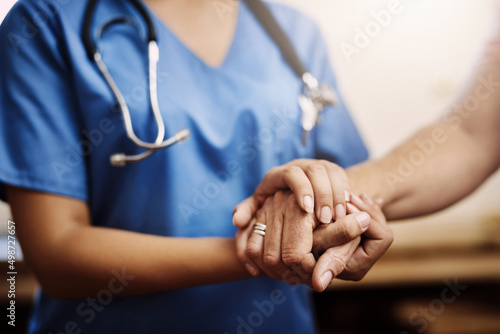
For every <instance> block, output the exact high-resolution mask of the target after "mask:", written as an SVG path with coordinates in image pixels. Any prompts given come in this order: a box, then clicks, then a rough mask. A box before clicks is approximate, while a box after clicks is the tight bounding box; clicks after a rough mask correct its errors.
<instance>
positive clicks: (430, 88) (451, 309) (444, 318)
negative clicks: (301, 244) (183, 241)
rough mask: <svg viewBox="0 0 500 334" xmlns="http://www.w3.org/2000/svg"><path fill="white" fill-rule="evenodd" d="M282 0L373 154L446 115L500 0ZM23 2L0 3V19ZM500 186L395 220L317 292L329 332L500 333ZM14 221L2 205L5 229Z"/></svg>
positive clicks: (0, 220) (493, 182) (496, 180)
mask: <svg viewBox="0 0 500 334" xmlns="http://www.w3.org/2000/svg"><path fill="white" fill-rule="evenodd" d="M214 1H222V0H214ZM223 1H226V2H228V1H231V0H223ZM276 1H280V2H284V3H287V4H290V5H291V6H294V7H296V8H299V9H300V10H302V11H303V12H305V13H307V14H308V15H309V16H311V17H313V18H314V19H315V20H316V21H317V22H318V24H319V25H320V27H321V29H322V32H323V34H324V36H325V39H326V41H327V44H328V46H329V49H330V52H331V57H332V63H333V65H334V67H335V70H336V73H337V75H338V80H339V82H340V86H341V90H342V94H343V96H344V98H345V100H346V102H347V104H348V106H349V107H350V110H351V112H352V114H353V116H354V118H355V120H356V121H357V124H358V125H359V128H360V130H361V132H362V135H363V137H364V138H365V140H366V143H367V144H368V146H369V148H370V151H371V153H372V157H375V158H376V157H380V156H382V155H384V154H385V153H387V152H388V151H389V150H390V149H391V148H392V147H393V146H394V145H396V144H397V143H399V142H401V141H402V140H403V139H405V138H407V137H408V136H409V135H411V134H412V133H413V132H414V131H416V130H417V129H419V128H421V127H422V126H424V125H425V124H427V123H429V122H432V121H433V120H435V119H437V118H438V117H441V116H442V115H443V114H444V113H446V112H447V111H448V110H449V108H450V106H451V103H452V102H453V100H454V99H455V98H456V96H457V94H458V93H459V92H460V89H461V88H462V87H463V85H464V83H465V82H466V80H467V77H468V75H469V74H470V73H471V71H472V70H473V66H474V60H475V58H476V57H477V54H478V52H479V51H480V48H481V45H482V44H483V42H484V39H485V37H486V34H487V32H488V29H489V27H490V25H491V23H492V21H493V18H494V17H493V14H494V9H495V6H496V4H497V2H498V1H496V0H480V1H477V0H439V1H435V0H308V1H304V0H276ZM14 2H15V1H13V0H2V1H1V2H0V20H1V19H2V18H3V17H4V15H5V14H6V12H7V11H8V9H9V8H10V6H11V5H12V4H13V3H14ZM394 4H395V5H394ZM390 6H395V8H397V10H396V11H397V14H391V16H390V17H387V16H385V17H384V18H383V19H382V20H383V21H384V22H383V24H380V23H379V24H378V27H379V28H377V18H376V17H377V16H378V17H379V20H380V14H381V13H382V12H381V11H384V12H385V11H387V9H388V8H389V7H390ZM377 13H378V14H377ZM366 29H372V30H371V34H372V36H369V38H368V41H367V40H365V41H364V42H365V43H364V44H366V45H361V46H360V44H359V42H360V40H359V38H360V37H359V31H360V30H361V31H366ZM361 42H363V41H361ZM353 47H356V48H357V50H355V53H349V50H350V51H353V49H352V48H353ZM348 48H351V49H348ZM457 182H460V180H457ZM499 188H500V174H499V173H497V174H496V175H495V176H494V177H492V178H491V179H490V180H489V181H488V182H487V183H486V184H484V185H483V186H482V187H481V188H480V189H479V190H478V191H477V192H476V193H475V194H473V195H472V196H470V197H469V198H467V199H466V200H464V201H462V202H460V203H459V204H457V205H455V206H454V207H452V208H450V209H448V210H446V211H444V212H442V213H439V214H436V215H432V216H430V217H425V218H419V219H416V220H412V221H410V222H404V223H396V224H394V225H393V228H394V231H395V242H394V245H393V247H392V248H391V250H390V251H389V252H388V254H387V255H386V256H385V257H384V259H382V261H381V262H380V263H379V264H377V265H376V266H375V268H374V269H373V270H372V271H371V272H370V274H369V275H368V276H367V277H366V279H365V280H364V281H363V282H361V283H344V282H337V281H334V284H333V287H332V292H330V293H331V294H333V295H334V297H332V296H329V295H328V294H323V295H321V296H316V302H317V305H318V306H317V309H318V311H319V315H320V324H321V331H322V333H330V332H335V333H381V332H384V333H399V334H407V333H423V332H426V333H453V334H458V333H482V334H488V333H492V334H493V333H500V324H499V321H500V320H496V321H495V319H500V311H499V305H498V299H499V298H500V296H499V291H500V285H499V281H500V252H499V246H498V245H499V244H500V239H499V238H500V228H499V226H500V225H499V222H500V205H499V204H500V195H499V192H498V189H499ZM27 209H29V208H27ZM8 216H9V213H8V207H7V206H6V205H4V204H3V203H2V204H1V205H0V226H5V225H6V221H7V218H8ZM0 234H5V232H2V230H1V229H0ZM446 280H447V281H448V282H452V281H454V280H458V281H459V282H464V283H466V284H467V287H468V291H467V293H464V296H463V297H461V299H460V302H457V303H455V304H453V305H446V312H445V311H442V312H441V311H440V312H439V314H437V313H436V312H437V311H436V312H435V313H432V314H431V316H432V317H433V318H428V319H426V322H419V320H422V319H423V318H421V317H420V316H421V314H420V313H418V312H419V310H422V309H426V308H429V307H431V306H432V305H433V303H434V302H435V301H439V296H440V293H441V292H442V291H443V289H444V288H445V286H446V284H445V283H444V282H445V281H446ZM368 297H371V298H368ZM332 300H334V301H336V302H335V303H332ZM492 300H493V302H492ZM382 305H383V306H382ZM436 305H438V304H436ZM363 307H364V308H363ZM415 314H417V316H416V317H415V316H414V315H415ZM437 315H439V318H438V317H437ZM412 317H413V318H412ZM429 319H432V321H431V320H429ZM364 323H366V325H363V324H364ZM420 324H422V325H420ZM424 324H425V328H424ZM384 326H385V327H384ZM391 326H393V327H391ZM478 326H479V327H478ZM481 326H482V327H481Z"/></svg>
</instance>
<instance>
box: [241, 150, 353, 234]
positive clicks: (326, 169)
mask: <svg viewBox="0 0 500 334" xmlns="http://www.w3.org/2000/svg"><path fill="white" fill-rule="evenodd" d="M283 189H286V190H288V189H290V190H292V192H293V193H294V195H295V198H296V201H297V203H298V205H299V207H300V208H301V209H302V210H303V211H304V212H307V213H313V212H314V213H315V215H316V218H317V219H318V220H319V221H321V222H323V223H325V224H327V223H329V222H331V220H332V218H333V219H340V218H342V217H344V216H345V215H346V201H347V200H348V198H349V182H348V179H347V175H346V173H345V171H344V169H343V168H341V167H339V166H338V165H336V164H334V163H332V162H329V161H326V160H313V159H300V160H294V161H291V162H289V163H287V164H285V165H283V166H279V167H274V168H272V169H271V170H270V171H269V172H267V173H266V175H265V176H264V179H263V180H262V182H261V183H260V185H259V186H258V187H257V189H256V190H255V193H254V194H253V195H252V196H251V197H249V198H247V199H246V200H245V201H243V202H242V203H240V204H239V205H238V206H236V208H235V209H234V212H233V223H234V225H235V226H236V227H238V228H244V227H245V226H247V225H248V224H249V223H250V220H251V219H252V218H253V217H254V215H255V214H256V212H257V210H258V209H259V208H260V207H261V206H262V204H263V203H264V201H265V200H266V198H267V197H268V196H272V195H274V194H275V193H276V192H277V191H279V190H283Z"/></svg>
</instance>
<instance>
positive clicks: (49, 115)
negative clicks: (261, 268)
mask: <svg viewBox="0 0 500 334" xmlns="http://www.w3.org/2000/svg"><path fill="white" fill-rule="evenodd" d="M86 4H87V1H69V0H21V1H18V3H17V4H16V5H15V6H14V8H13V9H12V10H11V12H10V13H9V14H8V16H7V17H6V19H5V21H4V22H3V24H2V26H1V28H0V80H1V81H0V184H1V185H0V193H1V194H2V195H1V196H2V198H3V199H5V189H4V186H5V184H10V185H14V186H19V187H25V188H29V189H35V190H40V191H44V192H49V193H55V194H60V195H64V196H69V197H73V198H77V199H81V200H84V201H86V202H87V203H88V205H89V207H90V211H91V215H92V223H93V224H94V225H97V226H104V227H111V228H117V229H125V230H129V231H136V232H142V233H149V234H155V235H160V236H176V237H206V236H219V237H233V236H234V234H235V232H236V229H235V227H233V225H232V223H231V220H232V217H231V213H232V210H233V208H234V206H235V205H236V204H238V203H239V202H240V201H241V200H243V199H244V198H246V197H247V196H249V195H251V194H252V192H253V191H254V189H255V188H256V186H257V185H258V183H259V182H260V180H261V179H262V177H263V176H264V174H265V173H266V171H268V170H269V169H270V168H271V167H273V166H277V165H280V164H284V163H286V162H288V161H290V160H292V159H295V158H314V157H316V158H325V159H328V160H331V161H334V162H336V163H338V164H340V165H342V166H349V165H352V164H355V163H358V162H361V161H363V160H364V159H366V158H367V151H366V149H365V146H364V145H363V142H362V140H361V139H360V136H359V134H358V132H357V130H356V128H355V126H354V124H353V122H352V120H351V118H350V116H349V114H348V112H347V110H346V108H345V105H344V103H343V101H342V99H340V103H339V104H338V105H337V106H336V107H330V108H328V109H326V110H325V111H324V113H323V114H322V122H321V124H320V125H319V126H318V127H317V128H316V129H315V130H314V131H313V132H312V133H311V135H310V137H309V140H308V142H307V145H306V146H303V145H302V143H301V124H300V111H299V106H298V103H297V97H298V95H299V92H300V89H301V84H300V81H299V80H298V78H297V77H296V76H295V75H294V73H293V72H292V70H291V69H290V68H289V66H288V65H287V64H286V63H285V62H284V60H283V58H282V56H281V54H280V52H279V50H278V48H277V47H276V45H275V44H274V43H273V42H272V40H270V38H269V37H268V35H267V34H266V33H265V32H264V30H263V29H262V27H261V26H260V25H259V24H258V22H257V21H256V19H255V18H254V17H253V16H252V14H251V12H250V11H249V9H248V8H247V7H246V6H245V4H244V2H241V3H240V8H239V14H238V24H237V29H236V34H235V37H234V41H233V44H232V46H231V48H230V50H229V53H228V55H227V58H226V59H225V61H224V63H223V64H222V65H221V66H220V67H217V68H215V67H211V66H208V65H207V64H205V63H204V62H203V61H201V60H200V59H199V58H198V57H197V56H196V55H195V54H193V53H192V52H191V51H190V50H189V49H188V48H186V46H185V45H183V44H182V43H181V41H180V40H179V39H177V38H176V36H175V35H174V34H173V33H172V32H171V31H170V30H169V29H168V28H167V27H166V26H165V25H164V24H162V23H161V21H160V20H159V19H158V18H157V17H155V16H154V15H153V22H154V25H155V26H156V28H157V30H158V39H159V48H160V63H159V67H158V71H159V74H158V80H159V104H160V108H161V111H162V114H163V117H164V119H165V120H166V125H165V126H166V132H167V136H171V135H173V134H174V133H175V132H177V131H179V130H180V129H183V128H188V129H189V130H190V131H191V137H190V138H189V140H187V141H186V142H184V143H182V144H180V145H175V146H174V147H171V148H169V149H166V150H162V151H159V152H157V153H155V154H154V155H153V156H152V157H151V158H149V159H147V160H146V161H143V162H140V163H137V164H130V165H127V166H126V167H123V168H119V167H112V166H111V165H110V163H109V157H110V155H111V154H113V153H116V152H125V153H129V154H133V153H139V152H141V150H140V149H138V148H137V147H136V146H135V145H134V144H132V143H131V142H130V140H128V139H127V137H126V134H125V130H124V126H123V123H122V119H121V116H120V113H119V112H118V108H117V107H116V103H115V101H114V99H113V96H112V95H111V92H110V90H109V88H108V86H107V85H106V83H105V81H104V80H103V78H102V77H101V75H100V73H99V72H98V70H97V68H96V65H95V64H94V63H93V62H91V61H89V59H88V58H87V56H86V53H85V50H84V47H83V44H82V42H81V37H80V36H81V25H82V16H83V11H84V7H85V5H86ZM228 6H229V5H227V4H226V2H223V3H222V4H220V3H219V2H214V10H216V11H217V12H218V14H219V15H220V16H221V19H224V17H223V15H224V12H225V11H226V10H236V9H234V8H233V9H231V8H229V7H228ZM269 6H270V8H271V10H272V12H273V13H274V15H275V16H276V18H277V20H278V21H279V23H280V24H281V25H282V27H283V28H284V30H285V31H286V33H287V34H288V36H290V38H291V40H292V42H293V44H294V46H295V47H296V49H297V51H298V53H299V56H300V57H301V59H302V60H303V61H304V63H305V64H306V66H307V68H308V69H309V70H310V72H312V73H313V75H315V76H317V77H318V78H319V79H320V81H325V82H328V83H329V84H330V85H332V86H333V87H335V88H336V89H337V83H336V81H335V76H334V74H333V72H332V69H331V67H330V64H329V60H328V54H327V49H326V46H325V43H324V41H323V39H322V37H321V34H320V32H319V30H318V28H317V27H316V25H315V24H314V23H313V22H312V21H311V20H310V19H309V18H307V17H305V16H304V15H303V14H301V13H299V12H297V11H296V10H293V9H291V8H289V7H287V6H284V5H279V4H273V3H270V4H269ZM151 14H152V13H151ZM123 15H125V16H130V17H133V18H134V19H135V20H137V22H138V26H139V32H138V31H137V30H136V29H135V28H133V27H132V26H130V25H124V24H121V25H116V26H113V27H112V28H110V30H109V31H107V33H105V34H104V36H103V37H102V40H101V41H100V42H99V46H100V49H101V50H102V54H103V58H104V60H105V61H106V63H107V65H108V67H109V69H110V71H111V73H112V75H113V76H114V78H115V81H116V82H117V83H118V85H119V88H120V89H121V91H122V92H123V95H124V96H125V98H126V100H127V102H128V105H129V107H130V109H131V111H132V118H133V122H134V129H135V131H136V133H137V134H138V136H139V137H140V138H142V139H144V140H148V141H154V139H155V138H156V133H157V129H156V125H155V123H154V120H153V118H152V116H151V113H150V111H149V110H150V103H149V97H148V88H147V87H148V85H147V57H146V50H147V48H146V45H145V42H144V34H145V30H146V28H145V26H144V23H143V21H142V19H141V17H140V16H139V15H138V13H137V12H136V11H135V10H134V9H133V7H132V6H131V5H130V3H129V2H128V1H122V0H106V1H100V2H99V5H98V9H97V13H96V17H95V20H94V25H93V31H95V30H96V29H98V28H99V27H100V26H102V25H103V24H105V23H106V22H108V21H109V20H111V19H112V18H116V17H119V16H123ZM27 209H29V208H27ZM21 228H22V227H21ZM89 247H92V245H89ZM199 261H210V259H203V258H200V259H199ZM111 277H112V274H111V272H110V278H111ZM90 297H92V298H100V300H101V301H102V302H103V303H102V304H99V305H100V306H102V307H98V308H93V307H91V306H89V304H88V302H87V300H86V299H81V300H74V301H73V300H70V301H68V300H58V299H54V298H50V297H48V296H47V295H46V294H45V293H43V291H42V292H41V293H39V294H38V295H37V298H36V301H35V305H34V312H33V315H32V318H31V322H30V325H29V332H31V333H48V332H52V333H59V332H65V330H67V327H66V326H68V324H69V323H71V325H70V328H73V327H74V326H77V327H76V328H77V329H81V330H82V332H83V333H221V334H223V333H230V334H232V333H301V334H302V333H312V332H314V331H315V325H314V317H313V311H312V305H311V301H310V296H309V291H308V289H307V288H306V287H303V286H301V287H292V286H289V285H287V284H285V283H283V282H280V281H275V280H272V279H269V278H255V279H248V280H244V281H239V282H233V283H226V284H216V285H210V286H204V287H197V288H191V289H182V290H178V291H172V292H164V293H156V294H152V295H147V296H139V297H131V298H113V299H112V301H111V302H108V300H107V299H106V296H105V295H104V294H101V295H99V294H98V295H96V296H90ZM98 300H99V299H98ZM104 302H106V303H107V304H105V305H104ZM72 322H74V323H76V325H73V323H72Z"/></svg>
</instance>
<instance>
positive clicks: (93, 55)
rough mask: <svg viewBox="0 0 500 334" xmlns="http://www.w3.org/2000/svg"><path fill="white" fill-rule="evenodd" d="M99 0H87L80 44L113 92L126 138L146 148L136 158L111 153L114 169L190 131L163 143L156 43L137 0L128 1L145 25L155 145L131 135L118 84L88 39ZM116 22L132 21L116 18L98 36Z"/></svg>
mask: <svg viewBox="0 0 500 334" xmlns="http://www.w3.org/2000/svg"><path fill="white" fill-rule="evenodd" d="M97 1H98V0H90V1H89V4H88V6H87V8H86V10H85V16H84V23H83V28H82V29H83V43H84V45H85V49H86V52H87V54H88V56H89V57H90V59H92V60H94V61H95V63H96V64H97V67H98V69H99V71H100V72H101V74H102V76H103V77H104V79H105V80H106V83H107V84H108V86H109V88H110V89H111V92H112V93H113V95H114V97H115V99H116V101H117V102H118V105H119V107H120V111H121V114H122V117H123V121H124V124H125V131H126V133H127V137H128V138H130V140H132V141H133V142H134V144H136V145H137V146H139V147H142V148H144V149H146V151H145V152H142V153H140V154H137V155H130V156H129V155H125V154H123V153H118V154H114V155H112V156H111V158H110V160H111V164H112V165H113V166H124V165H125V164H127V163H129V162H137V161H141V160H144V159H146V158H147V157H149V156H150V155H151V154H153V153H154V152H155V151H156V150H159V149H162V148H166V147H168V146H170V145H172V144H175V143H177V142H180V141H183V140H185V139H186V138H188V137H189V131H188V130H187V129H184V130H181V131H179V132H178V133H176V134H175V135H174V136H173V137H171V138H169V139H167V140H165V141H164V138H165V124H164V121H163V117H162V115H161V111H160V106H159V103H158V82H157V77H158V75H157V72H158V61H159V59H160V54H159V49H158V44H157V42H156V32H155V29H154V26H153V23H152V21H151V18H150V16H149V15H148V13H147V12H146V9H145V8H144V7H143V6H142V4H141V3H140V2H139V1H138V0H131V1H132V3H133V5H134V6H135V7H136V9H137V10H138V11H139V12H140V14H141V15H142V16H143V18H144V20H145V21H146V24H147V26H148V64H149V73H148V74H149V97H150V102H151V109H152V112H153V115H154V118H155V122H156V125H157V127H158V135H157V137H156V140H155V142H154V143H148V142H145V141H142V140H141V139H139V138H138V137H137V135H136V134H135V132H134V128H133V125H132V118H131V116H130V110H129V108H128V106H127V102H126V101H125V98H124V97H123V95H122V93H121V91H120V89H119V88H118V85H117V84H116V82H115V81H114V79H113V77H112V76H111V74H110V72H109V70H108V68H107V66H106V64H105V63H104V61H103V59H102V55H101V53H100V52H99V49H98V48H97V46H96V44H95V41H94V39H93V38H92V36H91V33H90V31H91V25H92V16H93V13H94V12H95V8H96V5H97ZM115 23H131V24H134V22H133V21H132V20H130V19H127V18H116V19H114V20H111V21H110V22H108V23H106V24H105V25H104V26H103V27H102V28H101V29H100V33H99V36H101V35H102V34H103V33H104V32H105V31H106V29H107V28H109V27H110V26H112V25H113V24H115Z"/></svg>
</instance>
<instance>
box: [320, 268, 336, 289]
mask: <svg viewBox="0 0 500 334" xmlns="http://www.w3.org/2000/svg"><path fill="white" fill-rule="evenodd" d="M332 279H333V274H332V272H331V271H330V270H328V271H327V272H326V273H324V274H323V276H321V278H320V282H321V286H322V287H323V291H324V290H325V289H326V288H328V286H329V285H330V284H331V283H332Z"/></svg>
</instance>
